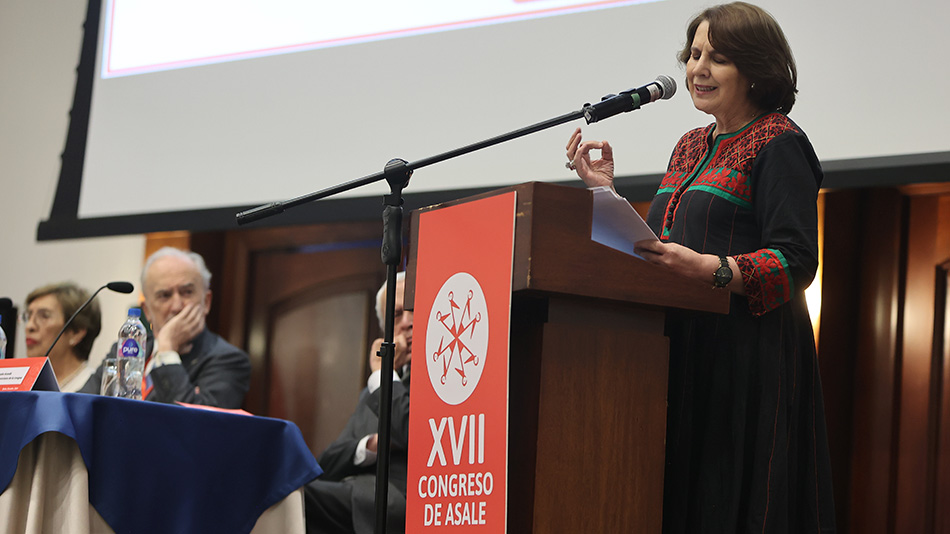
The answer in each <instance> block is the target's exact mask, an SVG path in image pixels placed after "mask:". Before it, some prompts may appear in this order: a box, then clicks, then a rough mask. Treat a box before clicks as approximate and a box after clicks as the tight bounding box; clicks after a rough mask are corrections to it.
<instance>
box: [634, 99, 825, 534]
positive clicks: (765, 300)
mask: <svg viewBox="0 0 950 534" xmlns="http://www.w3.org/2000/svg"><path fill="white" fill-rule="evenodd" d="M713 126H714V125H709V126H707V127H705V128H698V129H696V130H693V131H690V132H689V133H687V134H686V135H684V136H683V137H682V138H681V139H680V141H679V143H678V144H677V146H676V148H675V150H674V152H673V155H672V157H671V158H670V164H669V168H668V170H667V172H666V174H665V176H664V178H663V181H662V182H661V184H660V187H659V189H658V191H657V194H656V197H655V198H654V199H653V202H652V204H651V205H650V212H649V215H648V217H647V222H648V224H649V225H650V227H651V228H652V229H653V231H654V232H656V234H657V235H658V236H660V239H661V240H664V241H670V242H675V243H679V244H681V245H684V246H686V247H689V248H691V249H693V250H695V251H697V252H700V253H705V254H715V255H717V256H719V255H722V256H731V257H733V258H735V260H736V262H737V263H738V265H739V270H740V273H741V276H742V283H743V284H744V287H745V293H746V294H745V295H744V296H739V295H735V294H733V295H732V299H731V307H730V312H729V314H728V315H719V314H709V313H698V312H675V313H670V314H669V315H668V320H667V325H666V330H667V335H668V336H669V338H670V379H669V408H668V416H667V451H666V455H667V465H666V479H665V484H664V514H663V515H664V521H663V522H664V528H663V531H664V532H665V533H667V534H673V533H676V534H679V533H686V532H689V533H693V532H703V533H719V532H723V533H730V534H733V533H736V532H757V533H761V532H767V533H797V532H834V529H835V518H834V504H833V501H832V489H831V468H830V461H829V456H828V447H827V432H826V429H825V421H824V408H823V401H822V395H821V383H820V380H819V377H818V363H817V358H816V354H815V341H814V335H813V332H812V327H811V320H810V318H809V316H808V310H807V309H806V306H805V298H804V293H803V292H804V289H805V287H807V286H808V284H810V283H811V281H812V279H813V278H814V276H815V272H816V271H817V268H818V224H817V196H818V189H819V187H820V185H821V179H822V171H821V167H820V165H819V162H818V158H817V156H816V155H815V152H814V149H813V148H812V146H811V143H810V142H809V141H808V138H807V137H806V136H805V134H804V133H803V132H802V130H801V129H800V128H799V127H798V126H797V125H796V124H795V123H794V122H792V121H791V120H790V119H789V118H788V117H786V116H785V115H783V114H780V113H771V114H766V115H764V116H761V117H759V118H757V119H756V120H755V121H753V122H752V123H751V124H749V125H748V126H746V127H744V128H743V129H742V130H740V131H738V132H735V133H732V134H726V135H720V136H716V137H715V138H714V137H712V132H713ZM709 283H710V285H712V283H713V273H712V272H710V273H709Z"/></svg>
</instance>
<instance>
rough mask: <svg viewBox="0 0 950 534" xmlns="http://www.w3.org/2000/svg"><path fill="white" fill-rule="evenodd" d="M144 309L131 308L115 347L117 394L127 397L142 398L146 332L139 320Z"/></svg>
mask: <svg viewBox="0 0 950 534" xmlns="http://www.w3.org/2000/svg"><path fill="white" fill-rule="evenodd" d="M141 315H142V310H139V309H138V308H129V318H128V319H126V320H125V323H123V324H122V328H120V329H119V342H118V344H117V345H116V349H115V360H116V367H117V370H118V373H117V376H116V380H117V384H116V396H118V397H125V398H127V399H139V400H141V399H142V373H143V372H144V371H145V351H146V350H148V348H147V347H146V342H145V339H146V332H145V325H144V324H142V321H141V320H139V317H140V316H141Z"/></svg>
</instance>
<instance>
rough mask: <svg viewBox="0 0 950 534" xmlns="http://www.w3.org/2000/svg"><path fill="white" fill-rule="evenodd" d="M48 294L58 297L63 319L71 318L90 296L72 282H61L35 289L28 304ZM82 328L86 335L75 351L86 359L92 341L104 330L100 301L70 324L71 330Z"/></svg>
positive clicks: (83, 359) (92, 303)
mask: <svg viewBox="0 0 950 534" xmlns="http://www.w3.org/2000/svg"><path fill="white" fill-rule="evenodd" d="M46 295H53V296H54V297H56V300H57V302H59V306H60V307H61V308H62V309H63V321H65V320H67V319H69V317H70V316H72V314H74V313H76V310H78V309H79V307H80V306H82V303H83V302H86V299H88V298H89V292H88V291H86V290H85V289H83V288H81V287H79V286H77V285H76V284H74V283H72V282H60V283H58V284H50V285H47V286H43V287H40V288H37V289H34V290H33V291H32V292H30V294H29V295H27V297H26V304H27V306H29V305H30V303H31V302H33V301H34V300H36V299H38V298H40V297H45V296H46ZM82 329H85V330H86V335H85V336H83V338H82V340H80V341H79V343H77V344H76V347H75V351H76V356H78V357H79V359H80V360H82V361H85V360H88V359H89V352H90V351H91V350H92V342H93V341H95V340H96V337H97V336H98V335H99V332H100V331H101V330H102V314H101V313H100V312H99V303H98V302H96V301H92V302H90V303H89V305H88V306H86V307H85V308H84V309H83V310H82V311H81V312H79V315H77V316H76V318H75V319H73V322H72V323H70V325H69V330H71V331H73V332H78V331H80V330H82Z"/></svg>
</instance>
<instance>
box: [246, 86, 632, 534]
mask: <svg viewBox="0 0 950 534" xmlns="http://www.w3.org/2000/svg"><path fill="white" fill-rule="evenodd" d="M640 105H641V98H640V95H638V94H637V93H636V92H635V91H633V90H631V91H625V92H622V93H620V94H619V95H607V96H605V97H604V98H603V99H602V100H601V101H600V102H598V103H597V104H594V105H591V104H584V107H583V108H582V109H581V110H579V111H574V112H571V113H567V114H564V115H561V116H559V117H555V118H553V119H548V120H546V121H543V122H539V123H536V124H533V125H531V126H527V127H524V128H521V129H518V130H514V131H511V132H508V133H506V134H502V135H499V136H496V137H492V138H490V139H486V140H484V141H480V142H477V143H472V144H470V145H467V146H464V147H461V148H457V149H455V150H450V151H448V152H443V153H442V154H438V155H436V156H432V157H429V158H425V159H421V160H418V161H415V162H407V161H405V160H402V159H392V160H390V161H389V162H388V163H387V164H386V167H385V168H384V169H383V171H382V172H379V173H374V174H371V175H368V176H364V177H363V178H358V179H356V180H352V181H349V182H345V183H342V184H339V185H336V186H333V187H329V188H326V189H323V190H320V191H316V192H313V193H310V194H307V195H303V196H300V197H297V198H293V199H290V200H286V201H283V202H272V203H270V204H264V205H261V206H258V207H256V208H252V209H249V210H246V211H242V212H240V213H238V214H237V216H236V217H237V222H238V224H239V225H243V224H247V223H250V222H253V221H257V220H260V219H265V218H267V217H271V216H274V215H277V214H278V213H282V212H283V211H284V210H285V209H287V208H292V207H295V206H299V205H300V204H306V203H308V202H313V201H315V200H320V199H323V198H327V197H329V196H332V195H336V194H338V193H342V192H344V191H349V190H351V189H355V188H357V187H362V186H364V185H369V184H371V183H375V182H378V181H380V180H383V179H385V180H386V181H387V182H388V183H389V188H390V191H391V192H390V194H389V195H385V196H384V197H383V244H382V250H381V256H382V260H383V264H384V265H386V319H385V321H384V322H385V325H384V326H385V328H384V330H385V332H384V337H383V344H382V346H381V347H380V349H379V352H377V355H379V357H380V358H381V359H382V366H381V369H380V371H381V373H382V377H383V379H382V381H381V385H380V398H379V401H380V405H379V428H378V432H377V433H378V435H379V439H378V445H377V456H376V462H377V463H376V530H375V532H376V534H385V533H386V514H387V507H386V504H387V502H388V498H389V496H388V492H389V450H390V443H389V440H390V436H391V430H392V429H391V420H392V404H393V398H392V389H393V386H392V380H390V379H389V377H391V376H392V374H393V358H394V356H395V344H394V343H393V334H394V330H395V326H394V325H395V309H396V268H397V267H398V265H399V261H400V260H401V259H402V205H403V198H402V190H403V189H404V188H405V187H406V186H407V185H409V178H410V177H411V176H412V173H413V171H415V170H416V169H421V168H423V167H427V166H429V165H433V164H435V163H439V162H442V161H445V160H448V159H452V158H455V157H458V156H462V155H465V154H468V153H470V152H475V151H476V150H481V149H483V148H488V147H490V146H494V145H497V144H500V143H504V142H505V141H510V140H512V139H517V138H519V137H523V136H526V135H529V134H532V133H536V132H540V131H542V130H546V129H548V128H552V127H554V126H558V125H561V124H564V123H566V122H570V121H572V120H575V119H579V118H581V117H584V118H585V120H586V121H587V124H591V123H594V122H597V121H599V120H602V119H606V118H608V117H612V116H614V115H617V114H619V113H624V112H627V111H633V110H635V109H638V108H639V107H640Z"/></svg>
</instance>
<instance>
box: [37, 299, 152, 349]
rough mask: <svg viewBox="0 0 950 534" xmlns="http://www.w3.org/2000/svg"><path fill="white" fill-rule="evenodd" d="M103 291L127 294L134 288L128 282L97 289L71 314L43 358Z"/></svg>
mask: <svg viewBox="0 0 950 534" xmlns="http://www.w3.org/2000/svg"><path fill="white" fill-rule="evenodd" d="M103 289H108V290H109V291H115V292H116V293H125V294H129V293H131V292H132V291H133V290H134V286H133V285H132V284H131V283H130V282H109V283H108V284H106V285H104V286H102V287H100V288H99V289H97V290H96V292H95V293H93V294H92V296H91V297H89V298H88V299H86V302H83V303H82V306H80V307H79V309H78V310H76V311H75V312H73V314H72V315H71V316H70V317H69V320H67V321H66V324H64V325H63V328H62V330H60V331H59V334H57V335H56V339H54V340H53V343H52V344H51V345H50V346H49V348H48V349H46V354H44V355H43V357H44V358H45V357H47V356H49V353H50V352H51V351H52V350H53V347H55V346H56V342H57V341H59V338H60V337H62V335H63V332H65V331H66V329H67V328H69V324H70V323H72V322H73V319H75V318H76V316H77V315H79V312H81V311H83V309H85V307H86V306H88V305H89V303H90V302H92V299H94V298H96V295H98V294H99V292H100V291H102V290H103Z"/></svg>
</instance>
